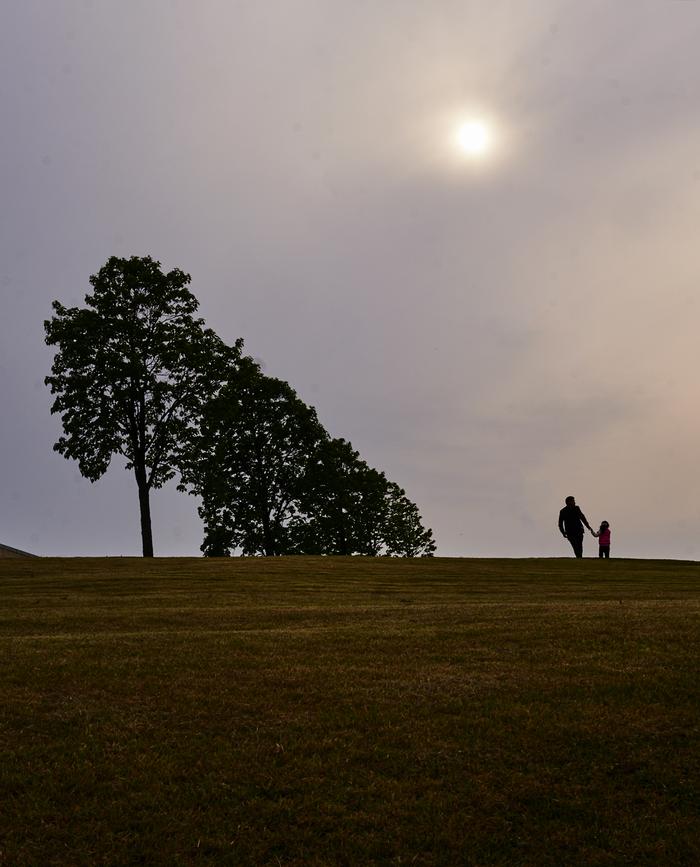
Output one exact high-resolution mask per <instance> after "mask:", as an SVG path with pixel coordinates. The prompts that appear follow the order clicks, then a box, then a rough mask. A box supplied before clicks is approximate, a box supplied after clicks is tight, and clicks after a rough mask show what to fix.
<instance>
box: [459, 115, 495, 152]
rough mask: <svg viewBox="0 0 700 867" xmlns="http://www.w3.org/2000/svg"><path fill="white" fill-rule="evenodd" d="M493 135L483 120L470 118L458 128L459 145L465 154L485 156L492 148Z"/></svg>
mask: <svg viewBox="0 0 700 867" xmlns="http://www.w3.org/2000/svg"><path fill="white" fill-rule="evenodd" d="M492 141H493V137H492V135H491V130H490V129H489V127H488V125H487V124H486V123H485V122H484V121H483V120H470V121H467V122H466V123H463V124H462V125H461V126H460V127H459V129H458V130H457V146H458V147H459V149H460V150H461V151H462V153H463V154H465V156H468V157H474V158H476V157H483V156H485V155H486V154H487V153H488V152H489V151H490V150H491V145H492Z"/></svg>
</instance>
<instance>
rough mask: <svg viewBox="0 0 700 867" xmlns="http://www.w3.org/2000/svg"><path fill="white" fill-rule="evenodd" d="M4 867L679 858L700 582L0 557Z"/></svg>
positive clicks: (585, 573) (688, 846) (686, 819)
mask: <svg viewBox="0 0 700 867" xmlns="http://www.w3.org/2000/svg"><path fill="white" fill-rule="evenodd" d="M0 598H1V600H2V602H1V605H0V654H1V655H0V741H1V745H2V753H1V756H0V781H1V784H0V864H1V865H3V867H5V865H8V867H10V865H11V867H26V865H32V867H34V865H37V867H44V865H71V867H80V865H90V867H92V865H106V864H109V865H131V864H143V865H186V864H217V865H218V864H223V865H227V864H232V865H322V864H324V865H326V864H327V865H336V864H338V865H364V864H397V865H398V864H401V865H404V864H419V865H433V864H435V865H437V864H442V865H452V864H454V865H487V864H502V865H557V867H561V865H617V864H620V865H622V864H631V865H665V864H669V865H685V864H687V865H698V864H700V713H699V711H700V701H699V698H700V674H699V671H700V641H699V638H700V618H699V614H700V566H698V565H697V564H694V563H684V562H668V561H664V562H659V561H634V560H628V561H623V560H610V561H597V560H580V561H576V560H573V559H570V560H445V559H434V560H430V559H427V560H414V561H411V560H409V561H406V560H403V561H402V560H387V559H360V558H352V559H345V558H289V559H288V558H279V559H274V560H271V559H231V560H204V559H191V560H190V559H178V560H171V559H156V560H153V561H144V560H140V559H139V560H137V559H123V560H122V559H105V560H99V559H65V560H54V559H36V560H30V559H27V560H19V559H18V560H4V561H3V560H0Z"/></svg>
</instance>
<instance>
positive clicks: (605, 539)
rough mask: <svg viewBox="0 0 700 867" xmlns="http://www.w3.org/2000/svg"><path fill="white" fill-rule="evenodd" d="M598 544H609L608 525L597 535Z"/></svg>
mask: <svg viewBox="0 0 700 867" xmlns="http://www.w3.org/2000/svg"><path fill="white" fill-rule="evenodd" d="M598 544H599V545H600V546H601V547H602V546H603V545H609V544H610V527H608V529H607V530H603V531H602V532H601V534H600V536H598Z"/></svg>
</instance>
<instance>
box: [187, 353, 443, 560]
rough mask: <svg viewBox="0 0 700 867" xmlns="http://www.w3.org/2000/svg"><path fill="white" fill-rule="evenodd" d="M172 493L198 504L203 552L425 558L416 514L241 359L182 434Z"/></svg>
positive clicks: (307, 411)
mask: <svg viewBox="0 0 700 867" xmlns="http://www.w3.org/2000/svg"><path fill="white" fill-rule="evenodd" d="M180 467H181V483H180V486H179V487H180V489H181V490H188V491H189V492H190V493H192V494H196V495H198V496H199V497H201V500H202V503H201V506H200V508H199V514H200V517H201V518H202V520H203V522H204V542H203V544H202V550H203V551H204V553H205V554H206V555H208V556H228V555H230V554H231V553H232V552H233V551H234V550H240V551H241V552H242V553H243V554H263V555H267V556H273V555H279V554H341V555H342V554H345V555H351V554H365V555H368V556H377V555H381V554H388V555H393V556H408V557H415V556H429V555H431V554H432V553H433V551H434V550H435V544H434V542H433V540H432V533H431V531H430V530H426V529H425V528H424V527H423V526H422V523H421V520H420V515H419V514H418V509H417V508H416V506H415V505H414V504H413V503H411V502H410V500H408V498H407V497H406V494H405V492H404V491H403V490H402V489H401V488H399V487H398V485H396V484H394V483H392V482H389V481H388V480H387V478H386V476H385V475H384V473H381V472H379V471H378V470H375V469H372V468H371V467H369V466H368V465H367V464H366V463H365V462H364V461H363V460H362V459H361V458H360V456H359V454H358V453H357V452H356V451H355V450H354V449H353V447H352V445H351V444H350V443H349V442H347V441H346V440H342V439H331V437H330V436H329V435H328V433H327V432H326V430H325V429H324V427H323V426H322V425H321V423H320V422H319V420H318V417H317V416H316V412H315V410H314V409H313V408H312V407H309V406H307V405H306V404H305V403H304V402H303V401H302V400H301V399H300V398H299V397H298V395H297V394H296V392H295V391H294V390H293V389H292V387H291V386H290V385H289V384H288V383H286V382H284V381H283V380H280V379H275V378H273V377H269V376H265V375H264V374H263V373H262V371H261V370H260V368H259V366H258V365H257V364H256V363H255V362H254V361H253V360H252V359H250V358H246V357H242V358H238V359H236V360H235V361H234V362H232V363H231V364H230V365H229V375H228V379H227V382H226V384H225V386H223V387H222V388H221V390H220V391H219V393H218V394H217V396H216V397H215V398H214V399H213V400H210V401H209V403H208V404H207V405H206V406H205V407H204V408H203V411H202V414H201V416H199V418H198V419H197V420H195V423H194V425H193V427H192V428H191V429H190V431H189V432H188V437H187V440H186V441H185V443H184V445H183V449H182V455H181V459H180Z"/></svg>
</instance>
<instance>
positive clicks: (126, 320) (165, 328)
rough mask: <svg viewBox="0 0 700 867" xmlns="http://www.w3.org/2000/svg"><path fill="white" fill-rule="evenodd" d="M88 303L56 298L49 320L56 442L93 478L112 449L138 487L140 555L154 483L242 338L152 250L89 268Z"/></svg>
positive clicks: (164, 477) (148, 546) (173, 459)
mask: <svg viewBox="0 0 700 867" xmlns="http://www.w3.org/2000/svg"><path fill="white" fill-rule="evenodd" d="M90 283H91V284H92V287H93V291H92V293H91V294H88V295H86V296H85V304H86V307H82V308H78V307H71V308H66V307H64V306H63V305H62V304H61V303H60V302H58V301H54V302H53V309H54V316H53V317H52V318H51V319H50V320H47V321H46V322H45V323H44V328H45V330H46V343H47V344H48V345H49V346H56V347H57V348H58V349H57V352H56V355H55V357H54V361H53V365H52V368H51V375H50V376H47V377H46V380H45V381H46V384H47V385H48V386H50V388H51V393H52V394H54V395H55V400H54V403H53V406H52V408H51V412H52V413H60V414H61V420H62V422H63V431H64V435H63V436H61V437H60V438H59V440H58V442H57V443H56V444H55V445H54V449H55V450H56V451H58V452H59V453H60V454H62V455H64V457H66V458H72V459H74V460H76V461H77V462H78V466H79V468H80V472H81V473H82V475H83V476H85V477H86V478H88V479H89V480H90V481H91V482H94V481H96V480H97V479H99V478H100V477H101V476H102V475H103V474H104V473H105V472H106V470H107V468H108V467H109V464H110V461H111V459H112V456H113V455H122V456H123V457H124V458H125V459H126V468H127V469H128V470H133V473H134V478H135V480H136V485H137V488H138V497H139V510H140V518H141V538H142V544H143V555H144V557H152V556H153V537H152V532H151V513H150V492H151V490H152V489H153V488H160V487H161V486H162V485H163V484H165V482H167V481H168V480H169V479H171V478H172V477H173V475H174V473H175V469H176V464H177V455H178V452H179V449H180V444H181V441H182V439H183V437H184V436H185V432H186V430H187V428H188V427H189V426H190V425H191V424H192V420H193V418H196V417H197V416H198V415H199V413H200V412H201V409H202V406H203V405H204V404H205V403H206V402H207V401H208V400H210V399H211V398H212V396H213V395H214V394H215V393H216V391H217V389H218V387H219V384H220V381H221V378H222V376H223V374H224V371H225V370H226V369H227V367H228V365H230V364H231V363H233V361H234V360H235V359H236V358H237V357H238V356H240V351H241V346H242V341H238V342H237V343H236V344H235V345H234V346H233V347H227V346H226V345H225V344H224V343H223V341H221V340H220V339H219V338H218V337H217V336H216V335H215V334H214V332H213V331H211V330H209V329H205V328H204V327H203V321H202V320H201V319H195V318H194V313H195V311H196V310H197V307H198V301H197V299H196V298H195V297H194V295H192V293H191V292H190V291H189V289H188V288H187V287H188V284H189V283H190V277H189V275H188V274H185V273H183V272H182V271H180V270H178V269H174V270H172V271H169V272H167V273H163V272H162V270H161V267H160V263H159V262H156V261H154V260H153V259H152V258H151V257H150V256H144V257H138V256H132V257H131V258H129V259H120V258H117V257H112V258H110V259H109V260H108V261H107V263H106V264H105V265H104V266H103V267H102V268H101V269H100V271H99V272H98V273H97V274H95V275H93V276H92V277H91V278H90Z"/></svg>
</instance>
